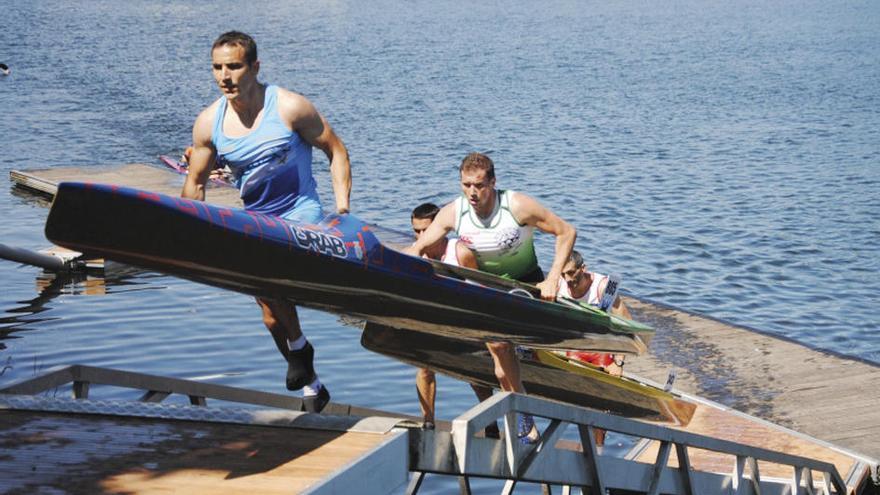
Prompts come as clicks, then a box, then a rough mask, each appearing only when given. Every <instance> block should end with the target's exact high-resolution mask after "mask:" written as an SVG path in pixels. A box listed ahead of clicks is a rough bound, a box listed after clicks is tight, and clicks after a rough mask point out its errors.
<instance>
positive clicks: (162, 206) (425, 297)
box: [46, 182, 653, 354]
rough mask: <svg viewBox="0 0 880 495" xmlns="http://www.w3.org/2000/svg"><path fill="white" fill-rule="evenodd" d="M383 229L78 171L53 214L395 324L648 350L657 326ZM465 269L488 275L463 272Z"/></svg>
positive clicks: (116, 238) (242, 281) (202, 274)
mask: <svg viewBox="0 0 880 495" xmlns="http://www.w3.org/2000/svg"><path fill="white" fill-rule="evenodd" d="M374 231H375V229H373V228H372V227H370V226H369V225H367V224H366V223H364V222H362V221H361V220H359V219H358V218H357V217H355V216H354V215H341V216H340V215H329V216H328V217H326V218H325V219H324V220H323V221H322V222H321V223H320V224H319V225H308V224H296V223H290V222H285V221H283V220H281V219H279V218H276V217H270V216H266V215H261V214H257V213H253V212H248V211H245V210H241V209H236V208H225V207H217V206H212V205H209V204H207V203H204V202H200V201H193V200H187V199H182V198H178V197H172V196H166V195H162V194H157V193H152V192H148V191H142V190H138V189H132V188H127V187H119V186H110V185H99V184H88V183H79V182H64V183H61V184H59V186H58V191H57V193H56V195H55V200H54V202H53V204H52V209H51V211H50V212H49V218H48V219H47V221H46V237H47V238H48V239H49V240H50V241H52V242H54V243H56V244H58V245H61V246H64V247H67V248H70V249H75V250H77V251H80V252H83V253H87V254H89V255H94V256H103V257H105V258H107V259H111V260H116V261H120V262H123V263H128V264H131V265H135V266H140V267H144V268H148V269H152V270H156V271H160V272H164V273H168V274H171V275H175V276H179V277H182V278H186V279H190V280H194V281H197V282H201V283H205V284H209V285H213V286H217V287H222V288H226V289H230V290H234V291H238V292H242V293H246V294H251V295H256V296H262V297H274V298H283V299H287V300H290V301H293V302H295V303H296V304H299V305H302V306H307V307H312V308H316V309H321V310H326V311H330V312H335V313H342V314H349V315H354V316H357V317H361V318H363V319H366V320H368V321H372V322H375V323H380V324H385V325H389V326H393V327H396V328H408V329H414V330H420V331H424V332H429V333H435V334H439V335H444V336H447V337H455V338H461V339H468V340H477V341H486V340H508V341H511V342H514V343H517V344H523V345H528V346H531V347H544V348H565V349H580V350H597V351H608V352H627V353H636V354H638V353H642V352H644V351H645V350H646V346H647V342H648V341H649V340H650V337H651V335H652V334H653V330H651V329H650V328H649V327H646V326H644V325H641V324H639V323H636V322H633V321H630V320H625V319H621V318H617V317H613V316H610V315H608V314H606V313H604V312H602V311H599V310H597V309H592V308H587V307H581V308H576V307H572V306H569V305H564V304H559V303H555V302H546V301H541V300H537V299H531V298H529V297H524V296H523V295H519V294H511V293H509V292H507V290H506V289H508V288H513V287H516V286H521V284H515V283H512V282H510V281H505V280H503V279H500V278H498V277H492V276H491V275H486V274H483V273H477V272H473V271H468V270H464V269H460V268H454V267H448V266H447V265H442V264H433V263H431V262H430V261H428V260H424V259H421V258H416V257H413V256H408V255H405V254H402V253H400V252H399V251H396V250H394V249H392V248H390V247H388V246H387V245H385V244H383V243H382V242H380V241H379V239H378V238H377V237H376V235H375V232H374ZM467 273H471V274H472V275H473V278H474V279H476V281H478V282H479V284H475V283H471V282H468V281H465V280H464V277H465V276H466V274H467ZM463 274H465V275H463ZM531 289H533V288H531Z"/></svg>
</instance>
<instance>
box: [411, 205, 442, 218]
mask: <svg viewBox="0 0 880 495" xmlns="http://www.w3.org/2000/svg"><path fill="white" fill-rule="evenodd" d="M437 213H440V207H438V206H437V205H435V204H434V203H422V204H420V205H419V206H416V207H415V208H414V209H413V211H412V215H410V217H409V219H410V220H413V219H416V218H418V219H419V220H422V219H425V218H429V219H431V221H434V217H436V216H437Z"/></svg>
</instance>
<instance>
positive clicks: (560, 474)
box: [0, 366, 877, 495]
mask: <svg viewBox="0 0 880 495" xmlns="http://www.w3.org/2000/svg"><path fill="white" fill-rule="evenodd" d="M68 384H70V385H71V386H72V387H71V389H72V393H73V395H74V397H75V398H76V399H77V400H70V399H57V398H52V397H42V396H35V394H40V393H44V392H46V391H50V390H54V389H57V387H60V386H66V385H68ZM92 385H112V386H118V387H127V388H135V389H138V390H141V391H143V395H141V397H140V400H139V401H93V400H88V399H86V397H87V396H88V394H89V390H90V387H91V386H92ZM21 394H26V395H21ZM172 394H182V395H185V396H187V397H188V399H189V402H190V404H189V405H184V406H173V405H165V404H157V402H161V401H162V400H164V399H165V398H167V397H169V396H170V395H172ZM214 400H222V401H229V402H238V403H246V404H255V405H261V406H267V407H273V408H280V409H287V411H283V410H280V409H274V410H260V409H245V410H242V409H240V408H231V407H226V406H225V405H224V406H216V407H210V408H209V407H205V406H207V405H208V402H209V401H211V403H212V404H213V401H214ZM300 406H301V404H300V399H298V398H295V397H289V396H284V395H277V394H269V393H264V392H256V391H250V390H243V389H237V388H233V387H226V386H220V385H213V384H204V383H198V382H191V381H187V380H180V379H172V378H164V377H156V376H151V375H144V374H140V373H130V372H124V371H118V370H109V369H102V368H94V367H88V366H69V367H63V368H56V369H54V370H50V371H49V372H47V373H46V374H44V375H41V376H38V377H34V378H30V379H27V380H23V381H20V382H17V383H13V384H10V385H7V386H6V387H5V388H2V389H0V442H2V443H3V444H4V445H6V446H7V447H8V448H7V449H5V450H6V451H7V452H9V453H10V455H9V457H10V458H13V459H14V458H16V452H17V450H16V449H18V450H22V449H25V450H27V449H32V448H34V444H33V437H28V438H29V439H23V438H22V436H21V432H20V431H19V430H20V429H21V425H22V424H30V423H35V422H39V421H38V420H40V421H42V420H45V415H47V414H50V415H53V418H55V419H54V420H53V421H55V423H53V425H54V426H53V428H57V424H58V421H61V420H59V419H58V418H62V419H69V418H74V417H82V416H90V417H92V418H94V417H96V416H101V417H104V418H106V417H111V418H112V419H113V421H111V422H110V423H107V422H106V421H105V422H104V423H101V426H100V427H98V426H95V425H90V426H89V427H88V428H91V429H92V430H95V431H99V430H101V429H103V428H110V430H108V431H107V432H106V434H107V435H110V436H111V437H112V435H113V431H112V429H113V428H118V427H120V426H119V425H120V424H122V423H125V421H128V423H125V425H124V428H127V429H128V430H134V431H141V430H140V429H144V431H149V432H150V433H149V436H150V438H151V439H152V438H153V435H158V436H160V437H161V432H162V431H164V430H163V429H162V428H166V429H167V428H168V426H167V423H163V424H165V425H166V426H163V427H162V428H158V429H157V427H156V425H155V424H154V423H152V422H155V421H164V422H171V423H170V424H174V425H178V426H175V428H178V429H180V428H183V429H186V428H191V426H190V427H182V426H179V425H181V424H185V425H193V424H196V425H199V428H202V427H204V428H202V430H199V432H197V433H193V432H192V431H190V430H186V431H185V433H179V432H178V433H177V437H181V436H182V437H186V438H190V437H193V439H192V440H191V442H190V443H192V445H189V446H187V445H185V443H186V442H184V443H181V442H177V443H175V444H174V445H175V446H174V449H172V454H173V455H176V456H179V457H180V456H181V454H180V449H190V450H192V449H194V450H195V451H198V450H199V449H202V450H204V449H203V447H202V444H203V443H204V442H203V440H204V439H206V438H207V439H210V438H212V435H213V436H216V437H218V438H222V439H223V441H224V442H229V441H230V438H227V437H228V436H230V435H233V433H235V431H236V430H235V428H239V427H241V428H249V429H248V430H247V432H244V431H242V432H239V433H240V435H241V438H246V439H252V437H253V436H254V435H256V438H262V437H260V430H259V428H261V427H262V428H265V427H272V428H278V427H282V428H296V429H297V432H292V433H291V435H292V436H290V437H289V438H288V440H285V441H284V442H281V443H280V445H274V444H273V445H270V444H271V442H270V441H269V440H265V442H266V443H265V444H264V445H263V448H264V449H266V450H268V449H269V448H270V447H271V448H272V449H275V450H278V451H279V452H277V453H276V454H275V455H274V457H273V458H280V459H282V460H283V462H281V461H276V462H273V463H271V465H270V466H269V467H266V466H262V465H259V464H258V465H257V466H255V467H252V469H251V470H250V471H248V473H247V475H248V476H251V477H257V476H262V477H264V478H265V477H267V476H263V475H268V474H269V473H273V476H274V478H273V476H268V478H269V479H270V480H272V483H281V484H282V485H281V486H283V487H286V489H287V491H288V492H289V491H290V490H291V489H293V486H294V485H293V484H292V483H293V479H290V478H297V477H298V476H301V474H298V473H301V471H297V470H296V469H295V466H294V465H295V462H294V461H297V460H298V459H300V458H301V457H302V456H305V455H307V454H308V455H313V454H312V453H311V452H305V453H303V454H302V456H300V455H299V454H297V455H292V454H291V451H294V450H296V448H297V447H296V446H295V445H293V444H292V443H289V442H290V441H291V440H290V439H294V440H295V441H296V440H297V439H300V440H301V441H306V440H307V439H309V438H311V437H309V435H308V434H306V433H304V432H305V431H306V430H324V431H334V432H346V433H347V434H355V433H369V434H373V435H377V434H378V435H379V436H378V437H377V438H378V439H379V440H378V441H377V442H374V443H370V444H369V445H367V444H365V445H364V446H363V447H362V448H361V450H358V451H356V452H354V453H353V454H352V456H353V457H351V458H345V459H343V460H341V461H340V459H341V458H342V457H343V454H342V452H341V451H339V450H333V449H329V450H328V449H324V460H323V461H322V462H330V461H332V460H334V459H335V460H336V461H340V462H341V464H342V465H343V466H342V467H340V468H338V469H336V470H330V472H329V473H328V474H327V476H326V477H325V478H323V479H322V480H312V481H311V482H310V484H306V485H304V488H303V489H302V490H299V489H293V491H303V492H308V493H337V492H339V491H340V490H344V491H352V492H356V493H389V492H392V491H394V490H396V489H398V487H399V486H401V484H403V483H404V482H405V480H406V473H407V471H412V472H414V475H413V477H412V479H411V481H410V483H409V487H408V488H407V493H416V492H417V491H418V489H419V487H420V485H421V482H422V479H423V478H424V475H425V473H438V474H444V475H452V476H458V477H460V487H461V490H462V492H464V493H469V484H468V479H469V478H470V477H487V478H496V479H504V480H507V482H506V485H505V488H504V493H512V492H513V491H514V488H515V486H516V483H518V482H530V483H539V484H542V485H544V487H545V492H547V491H549V490H550V485H561V487H562V492H563V493H570V492H571V491H572V489H575V490H578V489H579V490H580V491H581V492H582V493H597V494H604V493H612V494H613V493H644V494H660V493H663V494H683V495H684V494H689V495H692V494H706V495H714V494H769V495H775V494H828V495H831V494H846V493H862V492H863V490H865V489H866V488H867V485H868V484H869V483H870V481H869V475H870V474H872V473H873V472H875V471H876V469H877V463H876V462H874V461H871V460H866V459H863V458H853V457H848V456H847V453H846V452H842V451H836V452H835V455H839V456H845V457H847V458H848V459H849V460H850V461H851V462H850V464H847V465H851V466H852V467H851V468H850V469H849V473H848V475H847V478H846V479H844V478H843V477H842V476H841V474H840V472H839V470H838V468H837V466H836V465H835V464H834V463H832V462H826V461H824V460H817V459H813V458H808V457H805V456H799V455H792V454H787V453H783V452H780V451H776V450H770V449H764V448H759V447H755V446H750V445H747V444H744V443H738V442H733V441H728V440H720V439H717V438H711V437H708V436H705V435H699V434H695V433H692V432H688V431H681V430H677V429H673V428H668V427H664V426H659V425H656V424H650V423H644V422H639V421H635V420H630V419H626V418H621V417H617V416H612V415H608V414H604V413H600V412H596V411H591V410H588V409H584V408H579V407H574V406H571V405H567V404H563V403H557V402H551V401H547V400H542V399H537V398H533V397H528V396H522V395H517V394H509V393H500V394H496V395H495V396H493V397H492V398H491V399H489V400H487V401H486V402H483V403H482V404H479V405H477V406H476V407H474V408H473V409H471V410H470V411H468V412H466V413H465V414H463V415H462V416H460V417H458V418H456V419H455V420H454V421H453V422H452V423H451V432H450V431H442V430H437V431H428V430H422V429H419V428H418V427H417V426H418V423H417V422H415V421H412V420H411V419H410V420H406V419H401V418H399V417H397V418H395V417H387V415H388V414H389V413H385V412H383V411H377V410H371V409H363V408H357V407H354V406H347V405H343V404H333V405H331V406H328V410H329V411H331V412H332V413H333V414H335V415H333V416H329V415H324V414H322V415H314V414H306V413H302V412H294V411H298V409H299V408H300ZM290 409H293V410H294V411H290ZM521 413H527V414H532V415H533V416H535V417H538V418H545V419H546V423H547V424H546V426H544V427H543V428H542V430H543V431H542V436H541V439H540V440H539V442H538V443H536V444H534V445H521V444H520V443H519V442H518V441H516V440H513V441H511V440H509V439H516V434H515V431H516V424H517V415H518V414H521ZM364 416H365V417H364ZM119 418H126V419H125V420H124V421H123V420H122V419H119ZM499 419H500V420H501V421H502V423H503V425H504V428H503V430H504V433H503V435H502V438H503V439H502V440H495V439H487V438H483V437H482V436H481V433H482V431H483V429H484V428H485V427H486V426H487V425H488V424H490V423H491V422H494V421H496V420H499ZM4 422H5V423H4ZM194 422H195V423H194ZM72 424H73V423H71V425H72ZM108 424H109V425H110V426H107V425H108ZM10 425H12V426H10ZM71 425H68V426H66V427H68V428H75V427H76V426H71ZM211 425H221V427H219V428H220V429H219V430H217V431H213V430H211V429H210V428H211V427H212V426H211ZM222 425H226V426H222ZM406 426H408V427H409V428H402V427H406ZM569 426H570V427H571V428H574V430H575V431H576V432H577V436H578V437H579V439H580V441H579V442H571V441H568V440H564V439H563V438H562V437H563V432H564V431H565V430H566V429H567V428H568V427H569ZM597 428H602V429H605V430H609V431H614V432H618V433H623V434H626V435H630V436H633V437H637V438H640V439H643V442H640V445H644V444H646V443H651V442H653V443H654V444H656V445H657V449H656V453H653V454H651V455H649V456H648V457H651V460H650V461H649V462H646V461H645V459H646V454H645V451H644V449H642V451H641V453H640V454H639V455H632V456H630V457H629V458H619V457H612V456H610V455H605V454H604V452H603V449H601V448H599V447H597V446H596V443H595V440H594V438H595V437H594V430H595V429H597ZM175 431H177V430H175ZM181 431H182V430H181ZM273 431H274V430H273ZM157 432H158V433H157ZM206 432H207V433H206ZM43 433H45V432H43ZM43 433H41V434H43ZM283 434H284V432H280V433H271V432H269V433H266V432H263V433H262V435H264V436H267V437H269V438H271V439H276V437H279V436H281V435H283ZM383 435H384V436H383ZM338 436H339V433H336V434H334V435H332V436H331V438H330V439H328V440H320V439H314V438H312V439H311V440H309V441H313V442H314V445H312V446H310V447H308V448H306V449H304V450H306V451H312V450H313V451H314V452H319V451H321V448H320V447H321V446H322V445H326V444H330V443H332V442H333V440H334V439H335V438H336V437H338ZM167 441H168V439H167V438H164V437H163V438H162V442H159V444H161V445H163V446H164V447H163V448H167V445H168V444H167ZM28 442H32V443H28ZM322 442H326V443H325V444H322ZM37 443H39V442H37ZM80 443H82V442H80ZM147 443H148V442H147ZM232 443H235V442H232ZM342 443H343V444H350V443H352V441H345V442H342ZM407 444H408V453H407ZM108 445H109V444H108ZM823 447H824V448H831V447H833V446H827V445H825V446H823ZM45 448H46V449H47V450H46V451H45V452H41V451H39V450H38V451H37V452H36V454H34V453H33V452H30V451H29V452H30V453H29V454H28V455H29V456H30V457H28V459H38V458H41V457H43V456H48V455H50V454H51V455H53V456H57V455H59V454H58V452H56V449H57V450H63V449H70V445H68V444H64V443H63V442H62V443H61V446H60V447H59V446H58V444H56V443H52V442H49V443H47V444H46V445H45ZM144 448H145V447H144V446H143V445H139V447H138V449H141V450H140V451H139V452H141V451H142V450H143V449H144ZM217 448H218V449H219V448H220V447H217ZM249 448H250V449H251V450H253V447H252V446H251V447H249ZM221 450H222V449H221ZM245 450H247V449H245ZM257 450H259V449H257ZM832 450H834V449H833V448H832ZM188 452H189V451H188ZM224 452H225V451H224ZM249 452H250V450H249ZM327 452H331V453H330V454H327ZM706 452H708V453H712V454H715V455H722V456H726V457H727V458H729V465H728V467H727V469H726V471H720V470H718V469H713V468H712V467H708V468H707V467H703V466H701V465H700V463H698V462H693V460H694V458H696V457H699V456H702V455H703V454H704V453H706ZM80 453H81V452H79V451H74V452H71V455H73V456H77V455H78V454H80ZM104 455H105V456H106V455H109V454H104ZM149 455H151V454H150V453H146V454H141V453H139V454H138V455H137V456H136V457H135V460H136V461H137V462H139V463H140V462H142V461H143V459H142V457H144V456H145V457H149ZM155 455H156V456H157V457H156V458H157V459H165V458H166V457H167V454H164V456H160V455H159V453H156V454H155ZM187 455H193V454H187ZM187 455H183V456H182V457H187ZM328 455H329V457H328ZM227 456H228V453H224V454H223V455H221V456H217V455H215V456H213V457H212V456H208V458H207V459H203V460H202V461H200V462H201V464H199V466H201V468H202V471H204V472H208V473H209V474H213V475H214V478H216V479H213V478H212V479H213V481H212V483H213V482H216V484H210V485H205V487H204V489H205V491H210V490H217V489H220V490H223V491H230V492H234V491H237V487H238V485H236V484H235V482H236V481H237V480H238V479H237V478H235V477H234V476H233V477H232V479H231V480H230V476H231V475H230V474H228V473H227V474H226V475H225V477H224V476H217V474H218V473H221V474H222V473H223V472H225V471H224V469H233V468H230V467H228V466H227V464H228V460H226V457H227ZM187 458H188V457H187ZM29 462H30V461H29ZM33 462H37V461H33ZM102 462H103V461H102ZM212 463H217V465H214V464H212ZM147 464H150V463H147ZM102 465H103V464H102ZM19 467H20V466H19ZM80 467H82V466H80ZM89 467H90V468H92V469H95V468H94V466H89ZM175 468H176V471H175V473H177V471H184V472H189V471H186V470H183V469H182V468H181V466H179V465H175ZM281 468H284V469H286V471H284V470H281V471H279V470H280V469H281ZM780 469H782V470H783V472H785V473H787V474H786V475H785V476H782V477H780V476H778V475H776V474H772V475H768V474H766V473H773V472H777V473H778V472H780ZM0 472H6V473H11V472H16V473H21V472H26V470H25V471H22V470H20V469H19V470H15V471H13V470H6V469H4V470H0ZM204 472H202V473H201V474H200V476H201V477H197V478H193V477H187V478H181V479H182V481H181V479H178V478H175V480H177V482H182V483H194V481H193V480H195V479H198V480H200V481H199V483H203V484H204V483H205V482H204V478H205V475H204ZM278 472H283V473H286V474H285V475H284V476H287V477H288V478H287V479H286V482H285V477H284V476H280V475H279V474H278ZM378 473H381V475H378ZM401 473H402V474H401ZM94 475H95V473H94V472H89V474H88V476H90V477H94ZM103 475H104V476H106V478H102V479H105V480H114V481H118V479H119V478H120V476H121V475H120V473H119V472H113V473H104V474H103ZM33 476H34V477H35V478H34V479H32V480H30V481H28V480H25V481H24V482H25V483H28V482H30V483H31V485H28V486H34V484H37V485H38V484H39V483H40V480H41V478H39V477H38V476H37V474H36V472H35V473H34V474H33ZM208 477H209V478H210V476H208ZM4 478H5V476H4V475H2V474H0V486H4V483H5V484H8V483H10V480H9V479H4ZM129 478H131V477H130V476H129ZM129 478H125V479H126V480H128V484H127V485H125V486H126V487H127V488H126V489H127V490H129V491H131V492H132V493H138V492H140V491H149V489H155V488H156V487H155V486H153V485H144V484H143V483H145V482H144V480H143V479H141V478H138V479H137V480H136V481H137V483H135V482H134V481H132V480H131V479H129ZM155 479H156V480H159V481H162V480H164V479H165V478H163V477H162V476H156V477H155ZM150 480H151V481H155V480H153V478H150ZM16 481H17V482H21V480H16ZM238 481H240V480H238ZM252 481H253V479H251V478H248V483H251V482H252ZM157 482H158V481H157ZM139 483H140V484H139ZM266 483H269V482H266ZM77 486H78V485H76V484H75V483H74V484H70V485H69V486H68V487H67V489H68V490H72V491H73V492H74V493H87V492H90V491H91V490H92V489H93V488H94V486H93V485H84V486H87V488H83V489H82V490H77V488H76V487H77ZM200 486H201V485H200ZM261 486H263V488H261V489H262V490H265V491H267V492H269V491H272V490H270V489H269V487H270V486H272V487H274V486H275V485H274V484H273V485H269V484H267V485H261ZM244 491H246V490H244ZM281 491H284V490H281Z"/></svg>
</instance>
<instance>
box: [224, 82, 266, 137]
mask: <svg viewBox="0 0 880 495" xmlns="http://www.w3.org/2000/svg"><path fill="white" fill-rule="evenodd" d="M265 96H266V86H264V85H263V84H260V83H257V85H256V86H255V87H254V89H253V91H250V92H249V93H248V94H242V95H241V96H240V97H239V98H236V99H234V100H232V101H230V102H229V103H230V105H231V106H232V109H233V110H235V113H236V115H238V118H239V120H241V123H242V124H243V125H244V126H245V127H252V126H253V125H254V122H255V121H256V120H257V117H258V116H259V115H260V112H261V111H262V110H263V103H264V100H265Z"/></svg>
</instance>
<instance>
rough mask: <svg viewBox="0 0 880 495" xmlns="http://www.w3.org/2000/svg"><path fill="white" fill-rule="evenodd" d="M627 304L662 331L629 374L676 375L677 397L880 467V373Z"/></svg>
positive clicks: (717, 324) (712, 323)
mask: <svg viewBox="0 0 880 495" xmlns="http://www.w3.org/2000/svg"><path fill="white" fill-rule="evenodd" d="M625 300H626V304H627V305H628V306H629V307H630V310H631V311H632V313H633V316H634V318H635V319H636V320H639V321H643V322H645V323H647V324H649V325H652V326H654V327H655V329H656V331H657V333H656V335H655V337H654V339H653V341H652V342H651V350H650V352H649V353H648V354H647V355H644V356H631V357H630V358H629V359H628V360H627V365H626V368H625V370H626V371H627V372H632V373H635V374H637V375H639V376H644V377H646V378H649V379H651V380H654V381H656V382H659V383H664V382H665V381H666V377H667V373H668V372H669V370H671V369H675V371H676V382H675V388H676V389H678V390H681V391H683V392H686V393H689V394H691V395H695V396H700V397H706V398H707V399H709V400H712V401H715V402H718V403H721V404H724V405H725V406H728V407H730V408H732V409H735V410H738V411H741V412H744V413H747V414H750V415H753V416H756V417H759V418H762V419H764V420H767V421H770V422H772V423H777V424H780V425H782V426H785V427H788V428H791V429H793V430H796V431H798V432H802V433H804V434H806V435H809V436H811V437H815V438H818V439H820V440H824V441H826V442H829V443H833V444H835V445H839V446H841V447H843V448H846V449H849V450H852V451H854V452H857V453H860V454H863V455H865V456H867V457H870V458H873V459H880V407H874V408H870V407H867V405H868V404H878V403H880V389H878V388H877V387H876V386H875V384H876V383H878V381H880V366H877V365H874V364H871V363H867V362H864V361H860V360H857V359H850V358H846V357H843V356H840V355H837V354H834V353H830V352H824V351H821V350H816V349H810V348H808V347H806V346H803V345H800V344H798V343H795V342H792V341H789V340H785V339H781V338H777V337H774V336H771V335H766V334H763V333H760V332H755V331H752V330H749V329H746V328H742V327H737V326H734V325H730V324H728V323H724V322H721V321H718V320H714V319H711V318H706V317H702V316H698V315H693V314H689V313H686V312H683V311H681V310H677V309H673V308H668V307H664V306H660V305H656V304H652V303H648V302H643V301H639V300H638V299H634V298H630V297H627V298H625ZM853 407H855V408H857V410H858V411H859V413H858V414H853V412H852V408H853ZM856 429H857V430H858V431H859V432H860V434H858V435H853V434H852V432H853V431H854V430H856ZM701 433H702V432H701ZM842 472H843V471H842Z"/></svg>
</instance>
